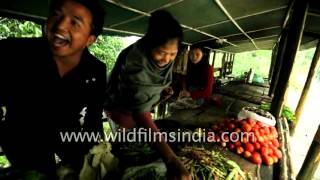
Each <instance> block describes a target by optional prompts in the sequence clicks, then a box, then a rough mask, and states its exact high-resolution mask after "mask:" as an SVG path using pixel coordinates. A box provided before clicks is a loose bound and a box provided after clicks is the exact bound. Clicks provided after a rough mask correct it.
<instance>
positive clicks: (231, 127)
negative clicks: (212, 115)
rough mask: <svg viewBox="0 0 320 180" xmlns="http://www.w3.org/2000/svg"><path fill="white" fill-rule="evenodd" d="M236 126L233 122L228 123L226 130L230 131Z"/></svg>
mask: <svg viewBox="0 0 320 180" xmlns="http://www.w3.org/2000/svg"><path fill="white" fill-rule="evenodd" d="M235 127H236V126H235V125H234V124H233V123H228V130H229V131H232V130H233V129H234V128H235Z"/></svg>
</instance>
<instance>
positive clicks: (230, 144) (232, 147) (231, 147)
mask: <svg viewBox="0 0 320 180" xmlns="http://www.w3.org/2000/svg"><path fill="white" fill-rule="evenodd" d="M228 145H229V149H230V150H231V151H232V150H234V149H235V147H236V146H235V145H234V144H233V143H229V144H228Z"/></svg>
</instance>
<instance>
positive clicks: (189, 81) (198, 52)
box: [180, 46, 214, 105]
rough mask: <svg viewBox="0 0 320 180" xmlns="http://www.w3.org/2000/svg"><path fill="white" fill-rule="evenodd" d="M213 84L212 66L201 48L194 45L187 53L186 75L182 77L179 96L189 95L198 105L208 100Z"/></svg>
mask: <svg viewBox="0 0 320 180" xmlns="http://www.w3.org/2000/svg"><path fill="white" fill-rule="evenodd" d="M213 84H214V77H213V67H212V66H210V64H209V62H208V58H204V53H203V50H202V49H201V48H200V47H198V46H194V47H191V50H190V53H189V61H188V67H187V75H186V76H185V78H184V81H183V84H182V87H183V90H182V91H181V94H180V95H181V96H191V97H192V99H194V100H196V101H197V102H198V104H199V105H202V104H203V103H204V102H205V101H207V100H210V97H211V94H212V88H213Z"/></svg>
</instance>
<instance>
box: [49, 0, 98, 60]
mask: <svg viewBox="0 0 320 180" xmlns="http://www.w3.org/2000/svg"><path fill="white" fill-rule="evenodd" d="M91 30H92V14H91V12H90V10H89V9H87V8H86V7H84V6H83V5H81V4H79V3H77V2H75V1H73V0H65V1H64V3H63V4H62V6H61V7H60V8H58V9H55V10H54V12H52V14H51V15H50V17H49V18H48V21H47V26H46V36H47V38H48V41H49V44H50V47H51V51H52V53H53V55H54V56H57V57H70V56H74V55H79V54H81V53H82V51H83V49H84V48H85V47H87V46H89V45H91V44H92V43H93V42H94V41H95V40H96V37H95V35H92V34H91Z"/></svg>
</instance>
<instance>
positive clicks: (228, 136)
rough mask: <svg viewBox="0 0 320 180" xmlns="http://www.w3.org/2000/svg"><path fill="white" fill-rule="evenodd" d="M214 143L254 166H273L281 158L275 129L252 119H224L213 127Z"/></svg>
mask: <svg viewBox="0 0 320 180" xmlns="http://www.w3.org/2000/svg"><path fill="white" fill-rule="evenodd" d="M211 131H213V132H214V135H215V136H214V137H215V141H216V142H219V143H220V144H221V145H222V146H223V147H227V148H229V150H231V151H233V152H236V153H237V154H239V155H242V156H243V157H244V158H246V159H248V160H250V161H251V162H253V163H255V164H261V163H264V164H266V165H273V164H275V163H277V162H278V161H279V160H280V159H281V158H282V153H281V150H280V149H279V141H278V132H277V130H276V128H275V127H273V126H268V125H265V124H263V123H261V122H259V121H255V120H253V119H250V118H248V119H244V120H241V121H235V120H229V119H226V120H224V121H223V122H221V123H218V124H216V125H213V126H212V127H211Z"/></svg>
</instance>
